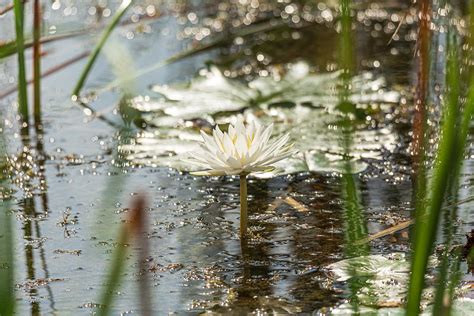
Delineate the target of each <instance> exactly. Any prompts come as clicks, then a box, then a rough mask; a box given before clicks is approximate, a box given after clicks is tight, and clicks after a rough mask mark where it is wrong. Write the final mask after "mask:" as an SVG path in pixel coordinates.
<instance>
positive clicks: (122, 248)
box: [97, 225, 130, 316]
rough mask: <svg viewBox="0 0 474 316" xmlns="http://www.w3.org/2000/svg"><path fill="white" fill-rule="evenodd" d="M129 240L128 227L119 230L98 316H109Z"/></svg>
mask: <svg viewBox="0 0 474 316" xmlns="http://www.w3.org/2000/svg"><path fill="white" fill-rule="evenodd" d="M129 239H130V236H129V230H128V227H127V226H126V225H124V226H123V227H122V228H121V230H120V235H119V238H118V241H117V243H118V245H117V248H115V251H114V256H113V259H112V264H111V266H110V269H109V275H108V277H107V281H106V282H107V283H106V285H105V288H104V289H103V291H102V295H101V299H100V304H101V308H100V309H98V311H97V314H98V315H99V316H106V315H109V314H110V309H111V307H112V301H113V298H114V294H115V292H116V290H117V288H118V286H119V285H120V279H121V278H122V271H123V269H124V266H125V262H126V256H127V245H126V244H127V242H128V241H129Z"/></svg>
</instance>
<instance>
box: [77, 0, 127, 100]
mask: <svg viewBox="0 0 474 316" xmlns="http://www.w3.org/2000/svg"><path fill="white" fill-rule="evenodd" d="M131 4H132V0H124V1H123V2H122V4H120V6H119V8H118V9H117V12H116V13H115V16H114V17H113V19H112V22H111V23H110V24H109V26H108V27H107V28H106V29H105V31H104V32H103V33H102V36H101V38H100V40H99V43H97V45H96V46H95V48H94V50H93V51H92V53H91V55H90V56H89V60H88V61H87V64H86V66H85V67H84V69H83V70H82V73H81V76H80V77H79V80H78V81H77V83H76V86H75V87H74V90H73V92H72V95H73V96H75V97H76V98H77V97H78V96H79V93H80V92H81V89H82V86H83V85H84V83H85V82H86V79H87V76H88V75H89V72H90V71H91V69H92V66H93V65H94V63H95V61H96V59H97V57H98V56H99V53H100V51H101V50H102V47H103V46H104V45H105V42H107V39H108V38H109V36H110V34H111V33H112V31H113V30H114V29H115V27H116V26H117V24H118V22H119V21H120V19H121V18H122V16H123V15H124V14H125V12H126V11H127V9H128V7H130V5H131Z"/></svg>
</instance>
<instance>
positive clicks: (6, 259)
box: [0, 128, 15, 316]
mask: <svg viewBox="0 0 474 316" xmlns="http://www.w3.org/2000/svg"><path fill="white" fill-rule="evenodd" d="M4 131H5V129H3V128H2V130H1V131H0V166H1V168H0V187H1V188H3V190H5V191H4V192H5V193H4V194H5V195H8V191H7V190H8V189H9V186H8V182H7V181H8V180H7V179H8V175H7V174H6V171H7V170H6V155H7V144H6V139H5V135H4ZM9 210H10V201H9V199H8V197H6V196H4V197H3V199H2V200H0V315H2V316H11V315H13V314H14V313H15V283H14V275H15V269H14V267H15V264H14V238H13V224H12V215H11V214H10V213H9Z"/></svg>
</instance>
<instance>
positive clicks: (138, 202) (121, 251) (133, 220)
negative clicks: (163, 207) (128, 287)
mask: <svg viewBox="0 0 474 316" xmlns="http://www.w3.org/2000/svg"><path fill="white" fill-rule="evenodd" d="M145 224H146V220H145V198H144V197H143V196H142V195H139V196H137V197H136V198H135V200H134V201H133V205H132V207H131V212H130V214H129V218H128V220H127V222H126V223H125V224H123V225H122V227H121V230H120V233H119V236H118V240H117V248H115V252H114V256H113V259H112V263H111V266H110V269H109V275H108V277H107V283H106V286H105V288H104V290H103V291H102V295H101V299H100V304H101V308H100V309H99V310H98V311H97V314H98V315H99V316H106V315H110V310H111V307H112V303H113V298H114V294H115V292H116V290H117V288H118V287H119V285H120V282H121V278H122V273H123V270H124V266H125V262H126V256H127V248H128V247H127V244H128V243H130V241H131V240H132V237H134V235H135V236H137V235H143V231H144V230H145V229H146V228H145ZM145 251H147V249H145ZM145 284H146V285H147V283H145ZM141 290H142V289H141ZM141 294H144V295H145V296H147V295H148V294H146V293H141ZM142 302H146V304H149V300H146V298H145V299H144V298H142ZM142 307H143V308H144V309H145V310H147V311H149V308H151V307H150V305H148V306H142Z"/></svg>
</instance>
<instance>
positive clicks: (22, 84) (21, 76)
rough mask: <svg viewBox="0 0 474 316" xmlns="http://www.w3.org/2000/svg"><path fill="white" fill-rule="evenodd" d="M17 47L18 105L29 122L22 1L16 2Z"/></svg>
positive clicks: (24, 119)
mask: <svg viewBox="0 0 474 316" xmlns="http://www.w3.org/2000/svg"><path fill="white" fill-rule="evenodd" d="M13 3H14V12H15V30H16V46H17V50H18V103H19V112H20V115H21V117H22V119H23V121H28V96H27V83H26V73H25V47H24V44H25V43H24V37H23V21H24V17H23V14H24V7H23V1H22V0H14V2H13Z"/></svg>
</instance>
